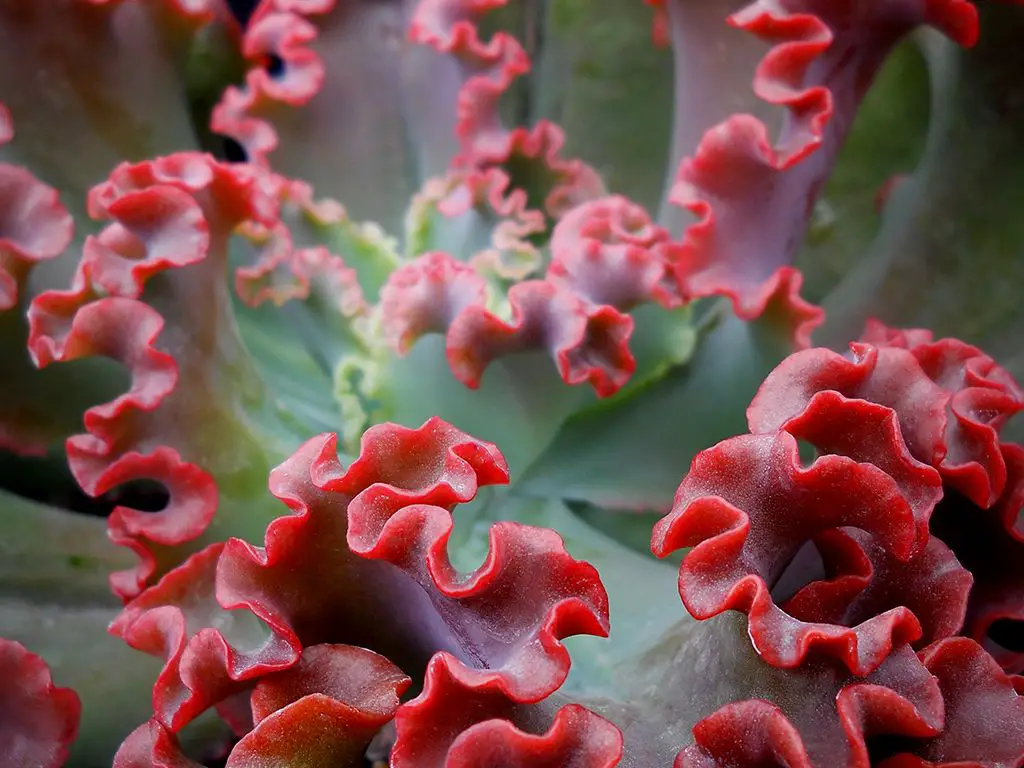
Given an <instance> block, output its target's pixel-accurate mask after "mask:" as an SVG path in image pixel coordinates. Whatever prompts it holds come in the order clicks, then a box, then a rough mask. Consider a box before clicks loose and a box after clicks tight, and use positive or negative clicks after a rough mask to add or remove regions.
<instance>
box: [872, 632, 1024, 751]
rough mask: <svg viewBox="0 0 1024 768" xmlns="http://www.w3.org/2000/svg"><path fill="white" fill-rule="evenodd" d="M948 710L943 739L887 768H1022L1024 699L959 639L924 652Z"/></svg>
mask: <svg viewBox="0 0 1024 768" xmlns="http://www.w3.org/2000/svg"><path fill="white" fill-rule="evenodd" d="M921 658H922V660H923V661H924V664H925V666H926V667H927V668H928V671H929V672H931V673H932V674H933V675H935V678H936V679H937V680H938V683H939V688H940V689H941V690H942V698H943V702H944V704H945V723H944V725H943V728H942V733H941V734H939V735H938V736H936V737H935V738H932V739H928V740H926V741H924V743H923V744H922V745H921V746H920V747H918V748H916V749H913V750H912V751H911V754H901V755H897V756H896V757H894V758H892V759H890V760H886V761H885V762H883V763H882V765H883V766H885V768H911V767H912V766H913V767H914V768H923V766H932V765H965V764H966V765H985V766H1016V765H1020V764H1021V762H1022V761H1024V696H1022V695H1020V693H1019V689H1020V685H1019V679H1018V681H1017V684H1016V685H1015V681H1014V680H1013V679H1011V678H1009V677H1008V676H1007V675H1006V674H1005V673H1004V672H1003V671H1002V670H1001V669H1000V668H999V665H998V664H996V663H995V662H994V661H993V660H992V658H991V657H990V656H989V655H988V654H986V653H985V651H983V650H982V649H981V647H980V646H978V645H977V644H976V643H973V642H971V641H970V640H967V639H965V638H961V637H957V638H950V639H948V640H943V641H942V642H940V643H936V644H934V645H932V646H929V647H928V648H926V649H925V650H924V651H922V652H921Z"/></svg>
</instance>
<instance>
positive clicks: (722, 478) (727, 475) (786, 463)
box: [651, 432, 921, 675]
mask: <svg viewBox="0 0 1024 768" xmlns="http://www.w3.org/2000/svg"><path fill="white" fill-rule="evenodd" d="M780 521H784V522H780ZM841 526H851V527H855V528H859V529H861V530H863V531H865V532H867V533H869V534H870V535H871V537H872V539H873V540H874V541H875V542H877V543H878V544H879V545H880V546H881V547H883V548H884V549H885V550H886V551H887V552H889V553H890V554H891V555H892V556H894V557H895V558H897V559H900V560H905V559H907V558H909V556H910V555H911V553H912V552H913V548H914V545H915V539H916V529H915V524H914V520H913V514H912V511H911V509H910V505H909V504H908V503H907V501H906V499H905V498H904V497H903V495H902V494H901V493H900V491H899V488H898V486H897V485H896V483H895V482H894V481H893V480H892V478H890V477H889V476H888V475H886V474H885V473H884V472H882V471H881V470H879V469H878V468H877V467H874V466H872V465H870V464H864V463H857V462H854V461H851V460H850V459H847V458H845V457H841V456H837V455H827V456H822V457H820V458H818V459H817V460H816V461H815V462H814V463H813V464H811V465H810V466H809V467H807V468H806V469H805V468H804V467H802V466H801V463H800V460H799V456H798V453H797V444H796V439H795V438H793V437H792V436H791V435H789V434H788V433H786V432H778V433H775V434H774V435H749V436H741V437H735V438H732V439H731V440H727V441H725V442H723V443H719V444H718V445H717V446H715V447H714V448H709V449H708V450H707V451H704V452H703V453H701V454H699V455H698V456H697V457H696V458H695V459H694V462H693V466H692V467H691V468H690V472H689V474H688V475H687V476H686V478H685V479H684V480H683V483H682V484H681V485H680V486H679V491H678V492H677V494H676V501H675V505H674V507H673V510H672V512H671V513H670V514H669V515H668V517H666V518H665V519H664V520H662V521H660V522H659V523H658V524H657V525H656V526H655V529H654V536H653V538H652V544H651V548H652V550H653V551H654V552H655V554H657V555H661V556H664V555H666V554H669V553H670V552H673V551H675V550H677V549H680V548H682V547H693V549H692V550H691V551H690V553H689V554H687V555H686V557H685V558H684V559H683V565H682V568H681V569H680V573H679V592H680V595H682V598H683V602H684V603H685V604H686V607H687V609H688V610H689V611H690V613H691V614H692V615H693V616H694V617H696V618H699V619H705V618H709V617H711V616H714V615H717V614H718V613H721V612H722V611H725V610H729V609H733V610H740V611H743V612H745V613H747V615H748V617H749V620H750V630H749V631H750V637H751V640H752V641H753V642H754V644H755V646H756V647H757V649H758V652H759V653H760V654H761V655H762V657H764V658H765V660H766V661H768V662H769V663H771V664H774V665H778V666H781V667H794V666H797V665H799V664H800V663H801V662H802V660H803V659H804V658H805V657H806V656H807V655H808V654H810V653H812V649H813V650H814V651H818V652H820V653H822V654H828V655H832V656H834V657H835V658H837V659H840V660H842V661H843V663H845V664H846V665H847V666H848V667H849V669H850V670H851V671H853V672H854V673H855V674H859V675H866V674H868V673H869V672H871V670H873V669H875V668H877V667H878V665H879V664H880V663H881V662H882V661H883V660H884V659H885V657H886V656H887V655H888V654H889V653H890V652H891V651H892V649H893V648H894V647H898V646H900V645H902V644H904V643H906V642H913V641H914V640H917V639H918V638H919V637H920V635H921V626H920V623H919V622H918V620H917V619H916V618H915V617H914V615H913V614H912V613H911V612H910V611H909V610H908V609H907V608H905V607H903V606H899V605H897V606H894V607H893V608H891V609H889V610H883V612H882V613H880V614H877V615H869V616H868V617H865V618H864V620H862V621H860V622H859V623H857V624H856V625H855V626H853V627H846V626H844V625H842V624H829V623H804V622H801V621H798V620H797V619H795V618H794V617H793V616H791V615H789V614H787V613H786V612H785V611H784V610H782V609H781V608H779V606H778V605H777V604H776V603H775V600H774V598H773V596H772V594H771V591H770V590H771V589H772V588H773V587H774V586H775V584H776V583H777V581H778V579H779V577H780V576H781V575H782V573H783V570H784V568H785V566H786V565H787V564H788V562H789V561H790V560H791V559H792V558H793V557H794V556H795V555H796V554H797V552H798V550H799V549H800V547H801V546H802V545H803V544H804V543H805V542H806V541H807V540H809V539H810V538H812V537H813V536H814V535H815V534H818V533H822V532H824V531H827V530H830V529H833V528H837V527H841ZM875 575H881V574H875ZM857 618H860V617H857Z"/></svg>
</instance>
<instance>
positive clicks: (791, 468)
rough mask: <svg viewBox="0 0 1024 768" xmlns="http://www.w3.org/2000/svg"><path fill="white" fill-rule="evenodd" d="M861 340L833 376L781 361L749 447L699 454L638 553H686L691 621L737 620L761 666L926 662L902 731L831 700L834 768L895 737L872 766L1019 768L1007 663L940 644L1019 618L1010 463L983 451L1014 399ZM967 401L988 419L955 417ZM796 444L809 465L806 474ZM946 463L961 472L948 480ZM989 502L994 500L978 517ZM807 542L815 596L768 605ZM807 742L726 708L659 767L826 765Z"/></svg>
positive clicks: (889, 711)
mask: <svg viewBox="0 0 1024 768" xmlns="http://www.w3.org/2000/svg"><path fill="white" fill-rule="evenodd" d="M866 338H867V339H869V340H870V343H867V342H859V343H856V344H853V345H851V350H852V353H851V355H850V356H848V357H843V356H840V355H837V354H835V353H833V352H830V351H828V350H807V351H804V352H799V353H796V354H794V355H792V356H791V357H790V358H788V359H787V360H785V361H783V362H782V364H780V365H779V367H778V368H777V369H776V370H775V371H774V372H773V373H772V374H770V375H769V376H768V378H767V379H766V381H765V383H764V385H763V386H762V388H761V390H760V391H759V392H758V395H757V396H756V397H755V399H754V401H753V403H752V404H751V407H750V410H749V412H748V415H749V420H750V425H751V429H752V430H754V432H755V434H752V435H747V436H742V437H737V438H732V439H730V440H726V441H724V442H723V443H720V444H719V445H717V446H715V447H713V448H711V449H708V450H707V451H705V452H703V453H702V454H700V455H698V457H697V458H696V459H695V460H694V462H693V465H692V467H691V469H690V473H689V474H688V475H687V477H686V478H685V479H684V481H683V483H682V484H681V485H680V489H679V492H678V494H677V497H676V503H675V505H674V507H673V510H672V512H671V513H670V514H669V515H668V516H667V517H666V518H664V519H663V520H662V521H660V522H659V523H658V525H657V526H656V527H655V533H654V536H653V538H652V550H653V551H654V552H655V554H658V555H660V556H664V555H667V554H669V553H670V552H672V551H674V550H676V549H679V548H681V547H693V549H692V550H691V551H690V552H689V553H688V554H687V555H686V556H685V557H684V559H683V563H682V566H681V568H680V579H679V585H680V595H681V596H682V598H683V601H684V603H685V605H686V606H687V608H688V610H689V611H690V613H691V614H692V615H693V616H694V617H695V618H698V619H706V618H709V617H711V616H713V615H716V614H718V613H720V612H722V611H725V610H730V609H731V610H739V611H743V612H745V613H746V614H747V617H748V632H749V635H750V638H751V640H752V642H753V644H754V647H755V649H756V650H757V652H758V654H759V656H760V657H761V658H762V660H764V661H765V662H767V663H769V664H771V665H772V666H776V667H782V668H787V669H793V670H794V673H796V672H797V671H798V670H804V669H806V668H807V665H808V664H811V665H813V664H817V663H819V662H820V660H822V659H834V660H835V661H837V662H839V663H841V664H842V665H843V666H844V667H846V668H847V669H848V670H849V671H850V672H851V673H852V674H853V675H855V676H858V677H861V678H864V679H865V682H867V683H870V682H871V679H872V676H877V675H878V674H879V673H880V672H881V671H882V670H884V669H885V668H886V665H888V664H889V660H890V659H893V658H895V656H896V654H897V653H898V649H899V648H901V647H905V644H906V643H908V642H909V643H914V644H915V645H917V646H918V647H922V646H925V645H927V644H928V643H931V645H927V647H924V648H923V649H922V650H921V652H920V654H919V656H920V659H921V663H923V664H924V667H925V668H926V669H927V670H928V672H929V673H930V674H932V675H934V676H935V677H936V678H937V680H938V685H939V689H940V690H941V701H942V702H943V704H944V714H942V711H939V712H937V713H936V714H935V715H934V716H931V717H930V718H927V717H926V718H925V720H919V719H915V718H916V717H917V716H916V715H914V716H911V715H913V712H912V711H911V710H906V711H905V712H904V714H899V713H900V711H901V709H900V708H901V707H903V706H904V705H903V704H899V702H898V700H897V699H892V700H891V701H890V698H891V697H892V696H895V695H896V694H894V693H893V691H892V690H887V688H888V687H889V684H888V683H886V684H884V685H883V687H881V688H879V687H878V686H875V685H866V686H865V685H864V684H863V683H857V684H852V683H851V684H848V685H847V686H846V687H843V688H842V689H841V691H840V693H839V696H838V698H837V699H836V701H837V704H838V714H839V717H840V722H841V723H842V726H843V730H844V731H845V733H846V740H847V742H848V748H849V749H850V750H852V751H851V752H850V756H849V758H848V760H847V762H849V764H850V765H857V766H867V765H870V764H876V763H877V761H878V759H879V758H878V756H876V755H874V754H872V755H871V756H870V757H869V751H868V747H867V744H868V741H867V740H868V738H869V737H872V736H875V735H880V734H894V735H901V736H903V737H904V738H902V739H897V740H896V741H893V742H892V743H891V744H889V746H887V747H886V750H887V752H886V753H885V754H888V755H891V756H890V757H886V758H885V759H884V760H883V762H882V763H881V764H883V765H886V766H892V765H900V766H904V765H906V766H911V765H914V766H921V765H935V764H941V765H953V764H957V765H968V764H969V765H999V766H1018V765H1020V764H1021V763H1022V761H1024V717H1022V714H1024V710H1022V709H1021V707H1022V706H1024V699H1022V698H1021V697H1020V696H1019V692H1020V689H1021V687H1022V686H1021V685H1020V682H1019V678H1011V677H1009V676H1008V675H1007V673H1006V672H1004V670H1003V669H1001V668H1000V662H1002V664H1003V665H1004V666H1005V668H1006V669H1008V670H1011V671H1012V670H1015V669H1016V668H1017V667H1018V666H1019V661H1020V656H1019V654H1015V653H1012V652H1010V651H1008V650H1007V649H996V650H994V651H993V653H994V655H995V658H993V656H992V655H989V653H987V652H986V651H985V650H984V649H983V648H982V647H981V645H979V644H978V642H976V641H975V640H971V639H967V638H964V637H952V635H954V634H956V633H957V632H959V631H961V628H962V627H963V629H964V631H965V632H968V633H969V634H970V635H972V636H973V637H974V638H976V640H977V641H982V640H986V639H987V638H986V637H985V634H986V632H987V630H988V629H989V627H990V626H991V625H992V623H993V622H994V621H996V620H998V619H1011V620H1015V621H1019V620H1020V618H1021V616H1022V615H1024V614H1022V612H1021V610H1020V605H1019V603H1020V599H1019V596H1016V597H1015V596H1014V595H1016V594H1017V593H1019V592H1020V589H1019V588H1020V585H1021V584H1024V582H1022V581H1021V576H1020V563H1021V562H1022V560H1021V558H1020V555H1021V554H1022V552H1021V551H1020V546H1021V538H1020V535H1019V531H1018V530H1017V529H1016V527H1015V526H1017V525H1018V519H1019V513H1020V510H1021V508H1022V504H1024V494H1022V491H1021V489H1022V487H1024V484H1022V483H1021V476H1022V473H1021V468H1022V467H1024V459H1022V458H1021V457H1024V450H1022V449H1021V448H1020V447H1019V446H1016V445H1005V444H1000V443H999V441H998V431H999V428H1000V427H1001V426H1002V425H1003V424H1005V423H1006V421H1007V420H1008V418H1009V417H1010V416H1011V415H1012V414H1013V413H1015V412H1016V411H1017V410H1018V409H1019V407H1020V406H1019V401H1020V390H1019V388H1018V386H1017V384H1016V382H1015V381H1014V380H1013V379H1012V377H1011V376H1009V374H1008V373H1006V371H1005V370H1003V369H1002V368H999V367H998V366H997V365H996V364H995V363H994V362H993V361H992V360H991V359H990V358H988V357H986V356H984V355H983V354H982V353H980V352H979V351H978V350H977V349H975V348H973V347H970V346H969V345H965V344H963V343H962V342H959V341H956V340H951V339H943V340H939V341H934V340H933V339H932V337H931V334H929V333H927V332H925V331H920V330H910V331H897V330H894V329H888V328H885V327H884V326H882V325H881V324H879V323H872V324H871V325H870V326H869V329H868V332H867V333H866ZM972 388H973V389H981V390H983V391H982V392H980V393H977V392H974V393H972V392H970V390H971V389H972ZM979 401H982V402H991V403H996V404H997V405H998V407H996V408H993V409H992V410H990V411H987V412H980V411H978V410H971V408H970V407H969V404H973V403H976V402H979ZM953 402H957V403H958V406H957V407H956V408H955V409H954V406H953V405H952V403H953ZM964 430H969V434H970V435H971V436H978V435H981V436H982V437H984V438H985V439H986V440H990V441H991V443H990V446H991V447H990V448H987V447H986V445H989V444H987V443H985V442H983V441H981V440H975V441H973V442H972V441H970V440H968V439H966V438H965V436H964V434H963V431H964ZM798 438H799V439H800V440H803V441H806V442H807V443H809V444H810V445H811V446H813V447H814V448H815V450H816V451H817V453H818V457H817V458H816V459H815V460H814V461H813V463H811V464H810V465H809V466H804V465H803V462H802V461H801V459H800V456H799V454H798V444H797V439H798ZM904 438H906V439H904ZM957 440H959V441H961V445H960V446H958V448H957V449H954V450H952V451H951V450H949V449H947V447H946V441H957ZM993 451H995V452H996V454H997V455H998V457H999V461H998V462H993V461H991V460H990V459H991V457H992V456H993V455H994V454H993ZM950 453H953V454H955V455H957V456H958V457H960V461H959V462H958V463H956V464H954V465H953V466H952V467H951V468H949V469H947V468H946V467H945V466H944V462H945V461H946V457H947V456H949V455H950ZM965 466H966V467H968V468H967V469H966V470H965ZM965 477H968V478H971V482H964V478H965ZM992 488H999V489H1000V495H999V496H998V497H997V498H996V499H995V500H994V501H992V500H990V493H991V489H992ZM969 494H970V495H969ZM972 496H973V498H972ZM971 506H975V507H976V508H975V510H974V513H973V514H974V518H973V520H972V518H971V514H972V513H971V512H970V511H969V510H968V509H965V507H971ZM979 516H980V517H979ZM979 523H980V524H979ZM929 529H931V530H929ZM935 535H939V536H941V537H942V539H943V540H942V541H940V540H939V539H938V538H935ZM978 537H981V538H980V540H979V539H978ZM807 542H811V543H812V544H813V546H814V549H815V551H816V553H817V555H818V556H819V557H820V560H821V563H822V564H823V568H824V577H813V578H814V580H812V581H811V582H810V583H805V584H803V585H802V586H801V587H800V588H799V589H797V590H796V591H795V593H794V594H792V596H791V597H788V598H784V595H782V594H778V595H777V594H776V590H777V589H778V588H779V582H780V577H781V576H782V575H783V573H784V572H785V571H786V570H787V569H788V568H791V567H792V566H793V563H794V562H796V561H799V559H800V557H801V556H802V550H801V548H802V547H803V546H804V545H805V544H806V543H807ZM961 556H962V557H963V558H964V559H963V562H964V563H965V565H967V566H968V567H969V568H970V570H968V569H967V568H964V567H963V566H962V565H960V562H959V561H958V557H961ZM804 560H805V561H806V558H804ZM786 591H788V592H792V585H789V586H788V587H786ZM965 620H966V627H965V626H964V625H965ZM883 677H887V678H889V679H890V682H896V681H898V680H900V679H905V677H904V675H903V674H898V675H896V676H895V677H893V675H892V674H890V673H886V674H885V675H883ZM904 684H905V683H904ZM858 690H859V691H862V692H863V693H862V694H857V695H856V697H855V699H851V698H850V697H854V692H855V691H858ZM844 700H845V701H847V703H848V706H847V705H844V703H843V702H844ZM907 717H909V718H910V719H906V718H907ZM929 719H930V722H929ZM901 723H902V725H901ZM915 723H917V724H916V725H915ZM808 727H810V730H805V729H806V728H808ZM814 730H815V727H814V726H807V725H806V724H805V725H800V723H799V722H797V723H794V721H793V720H791V719H790V717H789V716H787V714H786V713H784V712H783V711H782V710H781V709H780V708H779V707H778V706H777V705H776V704H773V703H771V702H768V701H760V700H748V701H739V702H736V703H734V704H731V705H728V706H726V707H724V708H722V709H720V710H718V711H717V712H716V713H714V714H713V715H711V716H709V717H707V718H705V719H704V720H703V721H701V722H700V723H699V724H698V725H697V726H696V727H695V729H694V735H695V743H694V744H693V745H692V746H691V747H688V748H687V749H684V750H683V751H682V752H680V754H679V756H678V758H677V761H676V766H677V768H679V767H680V766H712V765H744V764H765V763H771V764H775V763H778V764H785V765H791V766H800V765H803V766H810V765H812V764H818V760H820V759H821V758H822V757H823V756H827V755H829V754H831V753H828V752H821V750H822V749H823V748H824V747H823V744H824V743H825V742H822V741H821V735H814ZM808 739H810V741H808ZM816 754H817V755H818V757H814V755H816ZM812 758H813V759H812ZM828 759H836V758H835V756H832V757H828Z"/></svg>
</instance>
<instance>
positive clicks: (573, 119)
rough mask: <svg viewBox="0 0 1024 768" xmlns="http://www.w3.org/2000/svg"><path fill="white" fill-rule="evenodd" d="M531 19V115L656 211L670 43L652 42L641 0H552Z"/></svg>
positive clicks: (649, 15) (667, 119)
mask: <svg viewBox="0 0 1024 768" xmlns="http://www.w3.org/2000/svg"><path fill="white" fill-rule="evenodd" d="M544 7H545V10H546V13H545V14H544V15H543V16H540V17H539V18H538V19H536V20H535V23H534V27H535V28H537V29H539V32H538V35H539V38H538V39H539V43H538V44H537V46H536V49H537V50H536V54H535V57H534V70H535V74H534V75H533V76H532V77H531V79H530V89H531V97H530V104H531V114H532V116H533V117H535V118H547V119H550V120H553V121H555V122H556V123H558V124H559V125H561V126H562V127H563V128H564V129H565V132H566V141H567V143H566V147H565V154H566V156H568V157H579V158H581V159H582V160H584V161H585V162H587V163H589V164H590V165H592V166H594V167H595V168H596V169H597V171H598V173H600V174H601V176H602V178H603V179H604V181H605V183H606V185H607V187H608V189H610V190H611V191H613V192H618V193H621V194H624V195H627V196H628V197H630V198H632V199H633V200H636V201H637V202H638V203H641V204H642V205H644V206H645V207H647V209H648V210H649V211H655V210H657V206H658V202H659V200H660V198H661V194H662V189H663V187H664V183H665V178H666V174H667V173H671V170H672V169H669V168H668V159H669V138H670V132H671V128H672V119H671V115H672V103H673V76H672V75H673V72H672V51H671V49H670V48H668V47H665V48H657V47H655V46H654V45H653V44H652V42H651V29H652V23H653V18H654V13H653V12H652V10H651V9H650V8H649V7H647V6H645V5H643V4H642V3H638V2H637V3H632V2H629V3H622V2H618V0H553V2H550V3H547V4H546V5H545V6H544Z"/></svg>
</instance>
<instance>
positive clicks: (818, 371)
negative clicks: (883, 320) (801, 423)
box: [747, 325, 1024, 507]
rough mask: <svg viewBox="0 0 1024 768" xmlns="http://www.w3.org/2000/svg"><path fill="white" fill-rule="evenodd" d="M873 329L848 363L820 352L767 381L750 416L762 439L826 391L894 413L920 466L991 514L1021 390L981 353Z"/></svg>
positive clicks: (797, 358)
mask: <svg viewBox="0 0 1024 768" xmlns="http://www.w3.org/2000/svg"><path fill="white" fill-rule="evenodd" d="M887 334H888V329H885V327H884V326H881V325H872V326H870V327H869V329H868V336H867V339H868V341H865V342H855V343H853V344H851V345H850V349H851V351H852V355H850V356H849V357H844V356H842V355H839V354H837V353H835V352H832V351H830V350H827V349H812V350H807V351H806V352H800V353H797V354H795V355H793V356H792V357H790V358H788V359H787V360H786V361H784V362H783V363H782V365H780V366H779V367H778V368H777V369H776V370H775V371H773V372H772V374H771V375H770V376H769V377H768V378H767V379H765V382H764V384H763V385H762V386H761V389H760V390H759V391H758V393H757V397H755V398H754V401H753V402H752V403H751V404H750V408H749V409H748V412H747V418H748V421H749V423H750V427H751V429H752V430H753V431H755V432H767V431H771V430H773V429H777V428H780V427H781V428H785V424H786V423H787V422H788V420H789V419H792V418H794V417H796V416H797V415H798V414H800V413H801V411H802V410H803V409H804V408H805V407H806V406H807V403H808V402H809V400H810V398H812V397H813V396H814V394H815V393H816V392H820V391H825V390H833V391H836V392H839V393H841V394H844V395H846V396H848V397H855V398H861V399H865V400H870V401H872V402H875V403H879V404H882V405H885V406H888V407H890V408H892V409H893V410H894V411H895V412H896V414H897V416H898V417H899V421H900V427H901V430H902V436H903V439H904V440H905V441H906V443H907V446H908V447H909V448H910V452H911V453H912V454H913V455H914V457H915V458H916V459H918V460H919V461H922V462H924V463H926V464H930V465H932V466H934V467H936V468H937V469H938V470H939V473H940V474H941V475H942V478H943V480H944V481H945V482H946V483H948V484H950V485H952V486H953V487H954V488H957V489H958V490H960V491H961V492H963V493H965V494H966V495H968V496H969V497H970V498H971V499H972V500H973V501H975V503H977V504H979V505H981V506H986V507H987V506H989V505H990V504H991V503H992V502H993V501H994V500H995V498H996V497H997V496H998V495H999V494H1000V493H1001V492H1002V489H1003V486H1004V485H1005V483H1006V466H1005V462H1004V461H1003V457H1002V453H1001V452H1000V449H999V430H1000V429H1001V428H1002V427H1003V426H1004V425H1005V424H1006V422H1007V421H1008V420H1009V418H1010V417H1011V416H1012V415H1013V414H1015V413H1017V412H1018V411H1019V410H1020V409H1021V408H1022V407H1024V399H1022V393H1021V389H1020V387H1019V386H1018V385H1017V383H1016V382H1015V381H1014V380H1013V377H1011V376H1010V375H1009V374H1008V373H1007V372H1006V371H1005V370H1004V369H1002V368H1001V367H1000V366H998V365H997V364H996V363H995V362H994V361H993V360H992V358H990V357H988V356H987V355H985V354H983V353H982V352H981V351H980V350H978V349H977V348H975V347H972V346H970V345H968V344H964V343H963V342H961V341H959V340H957V339H941V340H939V341H932V340H931V338H930V335H921V334H920V333H913V332H910V333H909V334H904V333H902V332H894V334H895V335H894V336H892V338H889V337H888V335H887Z"/></svg>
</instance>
